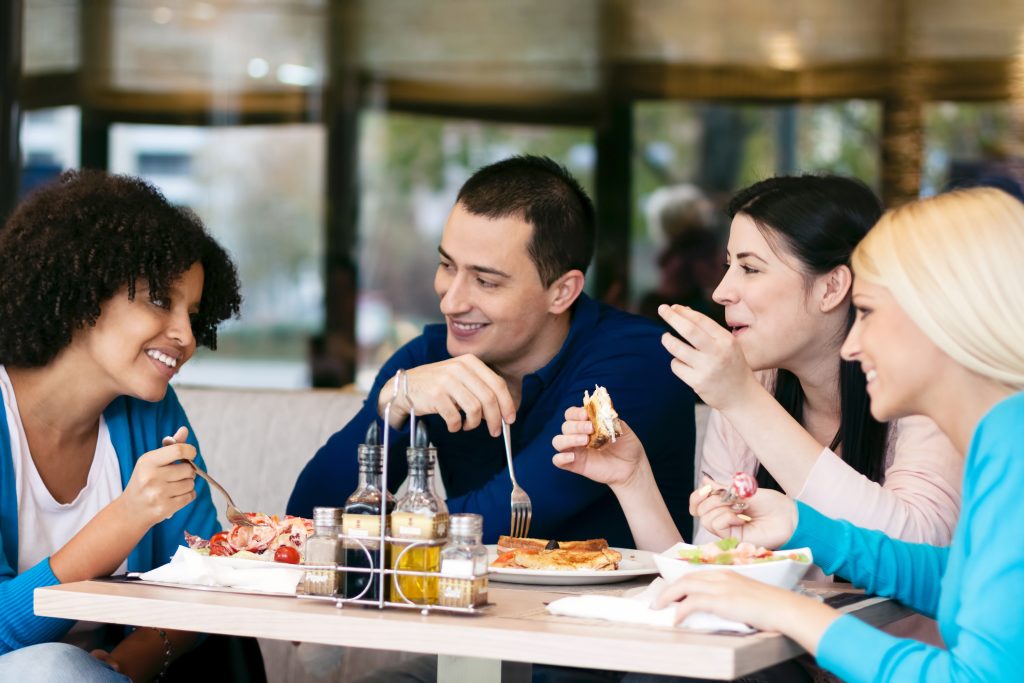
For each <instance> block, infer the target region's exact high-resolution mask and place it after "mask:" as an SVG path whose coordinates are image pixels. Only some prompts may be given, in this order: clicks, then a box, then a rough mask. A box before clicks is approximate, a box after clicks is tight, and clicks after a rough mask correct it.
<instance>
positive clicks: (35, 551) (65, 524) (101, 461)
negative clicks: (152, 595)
mask: <svg viewBox="0 0 1024 683" xmlns="http://www.w3.org/2000/svg"><path fill="white" fill-rule="evenodd" d="M0 392H2V393H3V401H4V410H5V411H6V412H7V428H8V430H9V431H10V434H11V444H10V450H11V460H12V461H13V464H14V487H15V492H16V495H17V498H18V567H17V570H18V573H19V574H21V573H23V572H25V571H27V570H29V569H31V568H32V567H34V566H36V565H37V564H39V562H41V561H42V560H43V558H46V557H49V556H50V555H53V553H55V552H56V551H58V550H60V549H61V548H62V547H63V546H64V545H65V544H66V543H67V542H68V541H70V540H71V537H72V536H74V535H75V534H77V533H78V532H79V531H80V530H81V529H82V527H84V526H85V525H86V524H87V523H88V522H89V520H91V519H92V518H93V517H94V516H95V515H96V513H97V512H99V511H100V510H102V509H103V508H104V507H106V506H107V505H109V504H110V503H111V501H113V500H114V499H115V498H117V497H118V496H119V495H121V492H122V488H121V471H120V468H119V466H118V462H117V453H116V452H115V451H114V444H113V443H112V442H111V441H110V432H109V431H108V430H107V422H106V420H104V419H103V416H102V415H101V416H100V428H99V434H98V437H97V439H96V452H95V453H94V454H93V458H92V466H91V467H90V468H89V478H88V480H87V481H86V484H85V488H83V489H82V490H81V491H79V493H78V496H77V497H76V498H75V499H74V500H73V501H71V502H70V503H58V502H57V501H56V500H55V499H54V497H53V495H52V494H51V493H50V491H49V489H47V488H46V485H45V484H44V483H43V479H42V477H40V476H39V470H37V469H36V464H35V462H34V461H33V460H32V454H31V453H30V452H29V448H28V438H27V437H26V436H25V429H24V427H23V426H22V423H21V413H19V412H18V402H17V399H16V398H15V396H14V387H13V386H12V385H11V378H10V376H9V375H8V374H7V370H6V368H4V366H3V365H0ZM127 567H128V561H127V560H125V561H124V562H122V563H121V566H120V567H118V568H117V571H116V572H115V573H117V574H123V573H124V572H125V571H126V570H127ZM99 626H100V624H94V623H91V622H79V623H78V624H76V625H75V627H74V628H73V629H72V631H71V633H69V634H68V637H67V638H66V639H65V640H66V641H67V642H72V643H74V644H76V645H82V646H85V644H86V643H88V642H89V640H90V639H91V636H92V633H90V632H93V631H94V630H95V629H96V628H98V627H99ZM90 644H92V643H90Z"/></svg>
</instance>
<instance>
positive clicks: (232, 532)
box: [129, 512, 313, 595]
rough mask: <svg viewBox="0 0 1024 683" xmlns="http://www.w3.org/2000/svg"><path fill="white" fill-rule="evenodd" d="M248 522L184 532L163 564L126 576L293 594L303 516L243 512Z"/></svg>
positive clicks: (304, 533)
mask: <svg viewBox="0 0 1024 683" xmlns="http://www.w3.org/2000/svg"><path fill="white" fill-rule="evenodd" d="M246 517H247V518H248V519H249V521H250V522H251V523H252V526H239V525H237V524H236V525H235V526H233V527H232V528H231V529H228V530H226V531H220V532H218V533H216V534H214V535H213V537H212V538H209V539H204V538H200V537H198V536H193V535H192V534H189V533H188V532H185V542H186V544H187V547H186V546H185V545H182V546H179V547H178V549H177V551H176V552H175V554H174V557H172V558H171V561H170V562H168V563H167V564H164V565H161V566H159V567H156V568H155V569H152V570H150V571H148V572H144V573H141V574H134V573H133V574H129V578H136V579H139V580H141V581H144V582H147V583H151V584H155V585H164V586H167V585H172V586H178V587H184V588H196V589H199V590H224V591H229V592H246V593H261V594H267V595H295V589H296V586H297V585H298V583H299V581H300V580H301V578H302V574H303V572H304V569H303V567H302V566H301V563H302V560H303V557H304V555H305V547H306V539H307V538H308V537H309V536H311V535H312V534H313V524H312V522H311V521H310V520H308V519H303V518H301V517H291V516H286V517H284V518H278V517H277V516H276V515H265V514H262V513H255V512H250V513H246Z"/></svg>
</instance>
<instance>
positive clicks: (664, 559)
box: [654, 543, 814, 590]
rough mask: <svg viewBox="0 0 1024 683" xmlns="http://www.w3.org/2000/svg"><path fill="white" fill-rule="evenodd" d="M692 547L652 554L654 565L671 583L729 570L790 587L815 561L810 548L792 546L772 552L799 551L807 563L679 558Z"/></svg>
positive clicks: (681, 546) (677, 545) (779, 585)
mask: <svg viewBox="0 0 1024 683" xmlns="http://www.w3.org/2000/svg"><path fill="white" fill-rule="evenodd" d="M693 547H694V546H692V545H690V544H689V543H676V544H675V545H674V546H672V547H671V548H669V549H668V550H666V551H665V552H663V553H661V554H660V555H655V556H654V564H655V565H657V567H658V571H659V572H661V575H662V576H663V577H664V578H665V580H666V581H669V582H672V581H675V580H676V579H678V578H680V577H683V576H686V575H687V574H690V573H693V572H720V571H730V572H736V573H737V574H742V575H743V576H747V577H750V578H751V579H756V580H757V581H762V582H764V583H768V584H771V585H773V586H778V587H779V588H785V589H787V590H790V589H792V588H793V587H794V586H796V584H797V582H799V581H800V579H802V578H803V576H804V574H805V573H806V572H807V570H808V569H810V567H811V563H812V562H813V561H814V557H813V556H812V555H811V549H810V548H793V549H790V550H779V551H776V552H775V553H773V554H777V555H788V554H790V553H800V554H802V555H803V556H804V557H806V558H807V559H808V560H809V561H808V562H797V561H796V560H790V559H786V560H775V561H772V562H758V563H756V564H693V563H691V562H687V561H686V560H683V559H680V558H679V551H680V550H686V549H689V548H693Z"/></svg>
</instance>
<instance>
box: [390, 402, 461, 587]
mask: <svg viewBox="0 0 1024 683" xmlns="http://www.w3.org/2000/svg"><path fill="white" fill-rule="evenodd" d="M406 457H407V459H408V461H409V488H408V490H407V491H406V492H405V494H404V495H403V496H402V497H401V498H399V499H398V502H397V503H396V504H395V511H394V512H393V513H391V535H392V537H394V538H396V539H398V540H396V541H395V542H394V543H393V544H392V547H391V566H392V568H393V569H399V570H406V571H417V572H434V573H437V572H439V571H440V569H441V545H440V544H435V545H431V546H426V545H412V544H411V542H412V541H437V540H443V539H444V538H445V537H446V536H447V532H448V507H447V506H446V505H445V504H444V501H443V500H441V499H440V498H438V496H437V494H436V493H435V492H434V490H433V488H432V487H431V485H430V475H431V474H432V472H433V470H434V464H435V463H436V462H437V451H436V449H435V448H434V447H433V446H432V445H430V443H429V442H428V440H427V430H426V428H425V427H424V426H423V423H422V422H421V423H419V424H418V425H417V428H416V434H415V436H414V438H413V445H412V446H410V447H409V448H408V449H407V451H406ZM391 600H392V601H393V602H405V601H406V600H408V601H411V602H413V603H415V604H417V605H435V604H437V600H438V580H437V577H436V576H401V575H393V577H392V583H391Z"/></svg>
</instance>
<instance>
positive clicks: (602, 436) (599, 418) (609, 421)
mask: <svg viewBox="0 0 1024 683" xmlns="http://www.w3.org/2000/svg"><path fill="white" fill-rule="evenodd" d="M583 407H584V408H585V409H586V411H587V417H589V418H590V422H591V423H592V424H593V425H594V433H593V434H591V435H590V442H589V443H588V444H587V446H589V447H590V448H600V447H601V446H604V445H605V444H606V443H608V442H609V441H610V442H612V443H615V439H616V438H617V437H620V436H622V425H621V424H619V414H618V413H616V412H615V407H614V406H613V405H612V397H611V396H609V395H608V390H607V389H605V388H604V387H602V386H598V385H596V384H595V385H594V393H593V394H591V393H589V392H587V391H584V392H583Z"/></svg>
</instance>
